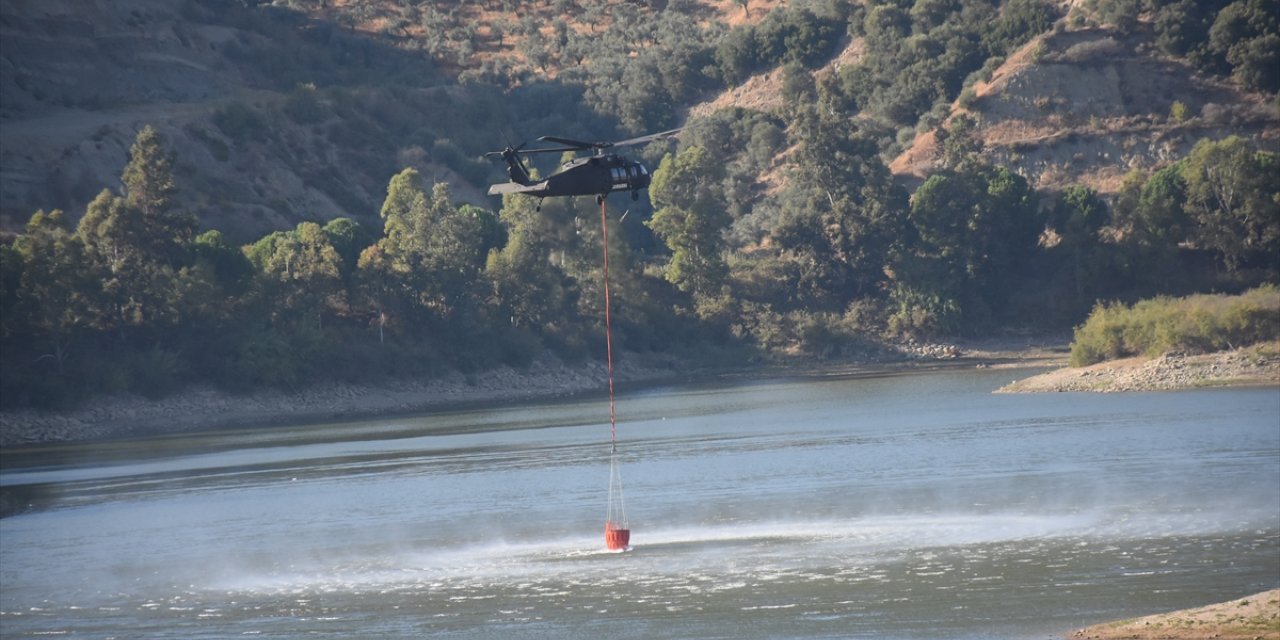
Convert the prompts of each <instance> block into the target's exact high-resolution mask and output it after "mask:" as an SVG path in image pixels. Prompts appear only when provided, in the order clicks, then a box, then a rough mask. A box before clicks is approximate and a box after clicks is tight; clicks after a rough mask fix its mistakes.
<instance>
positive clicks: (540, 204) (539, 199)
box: [533, 198, 545, 212]
mask: <svg viewBox="0 0 1280 640" xmlns="http://www.w3.org/2000/svg"><path fill="white" fill-rule="evenodd" d="M543 200H545V198H538V206H537V207H534V209H533V210H534V211H535V212H538V211H542V201H543Z"/></svg>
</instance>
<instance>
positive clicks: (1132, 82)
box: [891, 22, 1280, 194]
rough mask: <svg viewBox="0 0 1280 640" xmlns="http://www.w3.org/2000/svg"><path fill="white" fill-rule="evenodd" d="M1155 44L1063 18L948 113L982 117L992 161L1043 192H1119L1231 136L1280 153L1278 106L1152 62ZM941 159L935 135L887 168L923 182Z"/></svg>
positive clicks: (1142, 34) (1176, 66)
mask: <svg viewBox="0 0 1280 640" xmlns="http://www.w3.org/2000/svg"><path fill="white" fill-rule="evenodd" d="M1151 40H1152V35H1151V30H1150V28H1149V27H1148V28H1143V29H1139V30H1138V31H1137V32H1136V33H1135V34H1134V35H1132V36H1129V37H1124V36H1120V35H1119V34H1117V33H1116V32H1115V31H1114V30H1111V29H1106V28H1100V27H1084V28H1078V29H1068V28H1066V27H1065V22H1060V23H1059V24H1058V25H1057V26H1056V27H1055V30H1054V31H1052V32H1050V33H1046V34H1043V35H1040V36H1038V37H1036V38H1035V39H1033V40H1032V41H1031V42H1029V43H1027V44H1026V45H1025V46H1023V47H1022V49H1020V50H1019V51H1018V52H1017V53H1016V54H1014V55H1012V56H1010V57H1009V59H1008V60H1007V61H1005V62H1004V64H1002V65H1000V66H999V67H998V68H997V69H996V70H995V72H994V73H993V74H992V76H991V78H990V79H989V80H987V81H985V82H978V83H976V84H975V85H974V87H973V94H972V96H971V97H968V96H966V97H964V98H962V99H961V100H957V103H956V104H954V105H953V107H952V116H951V117H952V118H954V117H955V116H956V115H958V114H966V115H969V116H970V117H973V118H974V119H976V121H977V125H978V126H977V129H976V132H975V133H976V135H977V137H978V138H979V139H980V140H981V142H982V145H983V147H984V149H985V157H986V158H987V159H988V160H989V161H991V162H993V163H995V164H999V165H1004V166H1009V167H1012V168H1014V169H1015V170H1016V171H1018V172H1019V173H1021V174H1022V175H1024V176H1026V177H1027V178H1028V179H1029V180H1030V181H1031V182H1032V184H1033V185H1034V186H1036V187H1037V188H1039V189H1061V188H1062V187H1065V186H1068V185H1070V184H1084V185H1086V186H1089V187H1092V188H1093V189H1095V190H1096V191H1098V192H1100V193H1104V194H1109V193H1115V192H1116V191H1118V190H1119V188H1120V184H1121V182H1122V180H1123V177H1124V175H1125V174H1126V173H1127V172H1129V171H1130V170H1133V169H1140V170H1145V171H1151V170H1153V169H1158V168H1161V167H1163V166H1165V165H1167V164H1169V163H1170V162H1172V161H1174V160H1177V159H1179V158H1181V157H1183V156H1184V155H1186V154H1187V152H1188V151H1190V149H1191V147H1193V146H1194V145H1195V143H1196V141H1198V140H1200V139H1202V138H1210V139H1217V138H1225V137H1226V136H1228V135H1231V134H1236V135H1242V136H1246V137H1249V138H1252V139H1253V140H1254V141H1255V142H1256V143H1258V144H1259V146H1261V147H1262V148H1265V149H1271V150H1275V149H1278V148H1280V114H1278V113H1277V108H1276V104H1275V103H1274V102H1273V101H1268V100H1267V99H1266V97H1264V96H1261V95H1257V94H1249V93H1245V92H1243V91H1241V90H1240V89H1239V88H1238V87H1235V86H1233V85H1232V84H1230V83H1228V82H1225V81H1222V80H1219V79H1214V78H1209V77H1205V76H1203V75H1201V74H1198V73H1196V72H1195V70H1194V69H1192V68H1191V67H1190V66H1188V65H1187V64H1185V63H1183V62H1180V61H1176V60H1171V59H1169V58H1166V57H1163V56H1160V55H1157V54H1156V53H1154V47H1153V46H1152V44H1151ZM1175 104H1178V105H1181V106H1177V107H1175ZM1179 114H1185V115H1182V116H1181V117H1179ZM939 156H940V151H939V149H938V144H937V138H936V136H935V135H934V133H933V132H932V131H930V132H927V133H925V134H923V135H920V136H918V137H917V138H916V139H915V141H914V143H913V144H912V145H911V147H910V148H908V149H907V150H906V151H905V152H903V153H902V154H901V155H899V156H898V157H897V158H896V159H894V161H893V162H892V164H891V169H892V170H893V171H894V172H895V173H897V174H899V175H902V176H904V177H907V178H908V179H910V180H913V181H919V180H923V179H924V178H925V177H927V176H928V175H929V174H930V173H932V172H933V171H934V170H935V169H936V168H937V164H938V161H939Z"/></svg>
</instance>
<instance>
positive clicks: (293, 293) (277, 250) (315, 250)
mask: <svg viewBox="0 0 1280 640" xmlns="http://www.w3.org/2000/svg"><path fill="white" fill-rule="evenodd" d="M273 244H274V246H273V250H272V251H271V252H270V254H269V255H267V256H266V259H265V261H264V262H263V264H262V275H263V277H264V278H266V279H267V280H268V281H269V282H270V283H271V285H272V286H271V289H270V291H271V292H273V294H274V295H272V296H271V297H272V299H273V301H274V303H275V304H276V305H278V307H279V308H280V309H281V310H284V311H290V312H294V313H297V314H298V315H300V316H303V317H314V318H315V319H316V326H317V327H321V326H323V324H324V312H325V310H326V309H328V308H329V307H330V306H335V305H336V304H337V303H338V302H339V301H340V294H341V291H342V257H341V256H339V255H338V252H337V250H336V249H334V248H333V244H332V243H331V242H330V241H329V236H328V235H326V234H325V233H324V230H323V229H321V228H320V225H318V224H316V223H314V222H302V223H299V224H298V226H297V228H295V229H294V230H293V231H291V232H288V233H285V234H283V235H282V236H278V240H277V241H276V242H274V243H273Z"/></svg>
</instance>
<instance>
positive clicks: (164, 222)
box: [76, 127, 196, 328]
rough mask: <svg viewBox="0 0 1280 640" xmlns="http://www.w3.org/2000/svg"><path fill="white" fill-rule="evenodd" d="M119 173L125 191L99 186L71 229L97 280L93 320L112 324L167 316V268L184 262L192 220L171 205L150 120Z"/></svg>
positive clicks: (174, 316)
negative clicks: (98, 287) (98, 294)
mask: <svg viewBox="0 0 1280 640" xmlns="http://www.w3.org/2000/svg"><path fill="white" fill-rule="evenodd" d="M121 181H122V182H123V183H124V187H125V192H124V195H123V196H116V195H113V194H112V193H111V192H110V191H109V190H103V191H102V192H101V193H100V194H98V197H97V198H94V200H93V201H92V202H90V203H89V206H88V207H87V209H86V211H85V215H84V217H83V218H81V219H80V224H79V226H78V227H77V229H76V235H78V236H79V237H80V239H81V241H82V242H84V246H85V251H86V254H87V256H88V259H89V262H90V265H91V268H92V269H93V270H94V271H95V272H96V274H97V276H98V277H99V278H100V279H101V280H102V282H103V286H102V291H103V293H104V296H103V297H102V298H101V299H100V300H99V301H98V306H99V314H98V315H99V320H100V322H101V323H103V326H115V327H117V328H123V327H126V326H135V327H155V326H160V325H170V324H173V323H174V322H177V321H178V319H179V318H178V313H177V309H176V307H175V303H176V302H177V300H176V292H175V290H174V276H175V274H176V273H177V272H178V270H179V269H181V268H182V267H184V266H186V265H187V264H189V262H190V257H191V256H190V253H189V250H188V249H189V245H190V243H191V241H192V238H193V236H194V235H195V230H196V221H195V218H194V217H193V216H190V215H188V214H184V213H181V212H178V211H175V210H174V209H173V202H172V195H173V193H174V190H175V187H174V178H173V173H172V159H171V158H170V157H169V156H168V154H166V153H165V152H164V151H163V149H162V147H161V139H160V137H159V135H158V134H157V133H156V132H155V130H154V129H152V128H151V127H144V128H143V130H142V131H141V132H139V134H138V138H137V140H136V141H135V142H134V145H133V148H132V149H131V152H130V160H129V163H128V165H126V166H125V169H124V173H123V174H122V176H121Z"/></svg>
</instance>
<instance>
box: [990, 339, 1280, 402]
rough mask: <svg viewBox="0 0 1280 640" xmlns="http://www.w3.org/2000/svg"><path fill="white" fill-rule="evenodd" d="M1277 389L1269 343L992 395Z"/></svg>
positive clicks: (1058, 376)
mask: <svg viewBox="0 0 1280 640" xmlns="http://www.w3.org/2000/svg"><path fill="white" fill-rule="evenodd" d="M1241 385H1258V386H1270V385H1280V348H1277V345H1275V344H1274V343H1271V344H1265V345H1254V346H1252V347H1246V348H1242V349H1235V350H1233V351H1222V352H1218V353H1210V354H1203V355H1187V354H1182V353H1166V354H1164V355H1162V356H1160V357H1158V358H1149V359H1148V358H1126V359H1123V360H1111V361H1108V362H1100V363H1098V364H1094V365H1090V366H1087V367H1067V368H1063V369H1058V370H1056V371H1050V372H1048V373H1044V374H1041V375H1037V376H1032V377H1030V378H1026V379H1024V380H1018V381H1016V382H1013V383H1011V384H1009V385H1006V386H1004V387H1001V388H1000V389H997V390H996V393H1032V392H1046V391H1095V392H1104V393H1111V392H1118V391H1170V390H1175V389H1195V388H1200V387H1222V386H1241Z"/></svg>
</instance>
